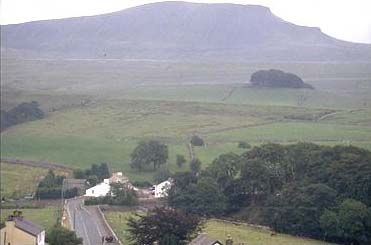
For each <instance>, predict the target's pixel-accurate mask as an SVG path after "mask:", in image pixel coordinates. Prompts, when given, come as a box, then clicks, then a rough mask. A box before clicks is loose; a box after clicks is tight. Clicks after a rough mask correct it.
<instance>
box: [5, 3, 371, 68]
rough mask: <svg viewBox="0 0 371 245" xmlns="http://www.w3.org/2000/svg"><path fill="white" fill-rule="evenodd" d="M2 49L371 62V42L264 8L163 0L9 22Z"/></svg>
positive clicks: (63, 54)
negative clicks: (97, 12) (297, 22)
mask: <svg viewBox="0 0 371 245" xmlns="http://www.w3.org/2000/svg"><path fill="white" fill-rule="evenodd" d="M1 31H2V36H1V41H2V44H1V47H2V49H3V50H5V51H6V50H23V51H27V52H31V53H34V54H36V55H54V56H60V57H89V58H148V59H183V58H184V59H188V58H190V59H194V58H197V59H231V60H272V61H274V60H287V61H292V60H298V61H332V60H333V61H337V60H340V61H342V60H344V61H354V60H360V61H362V60H365V61H367V60H368V61H369V60H371V45H367V44H355V43H349V42H345V41H340V40H337V39H335V38H332V37H330V36H327V35H325V34H324V33H322V32H321V31H320V29H319V28H313V27H303V26H297V25H294V24H291V23H289V22H286V21H284V20H282V19H280V18H278V17H277V16H275V15H273V14H272V13H271V11H270V10H269V8H266V7H262V6H257V5H238V4H200V3H188V2H160V3H152V4H146V5H143V6H139V7H134V8H130V9H125V10H122V11H119V12H115V13H110V14H104V15H97V16H90V17H76V18H68V19H59V20H47V21H36V22H29V23H24V24H15V25H6V26H2V30H1Z"/></svg>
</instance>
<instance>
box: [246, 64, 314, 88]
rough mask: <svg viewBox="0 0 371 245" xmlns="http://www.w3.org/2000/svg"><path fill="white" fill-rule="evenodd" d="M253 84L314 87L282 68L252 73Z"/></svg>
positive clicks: (281, 86)
mask: <svg viewBox="0 0 371 245" xmlns="http://www.w3.org/2000/svg"><path fill="white" fill-rule="evenodd" d="M250 83H251V86H253V87H270V88H308V89H313V87H312V86H311V85H309V84H307V83H304V81H303V80H302V79H301V78H300V77H299V76H298V75H295V74H293V73H289V72H284V71H281V70H275V69H270V70H260V71H257V72H255V73H253V74H252V75H251V78H250Z"/></svg>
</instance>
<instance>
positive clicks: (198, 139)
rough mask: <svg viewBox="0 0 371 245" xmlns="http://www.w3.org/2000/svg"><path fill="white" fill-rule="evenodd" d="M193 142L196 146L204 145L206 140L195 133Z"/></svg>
mask: <svg viewBox="0 0 371 245" xmlns="http://www.w3.org/2000/svg"><path fill="white" fill-rule="evenodd" d="M191 144H192V145H194V146H203V145H204V140H203V139H202V138H201V137H200V136H198V135H193V136H192V138H191Z"/></svg>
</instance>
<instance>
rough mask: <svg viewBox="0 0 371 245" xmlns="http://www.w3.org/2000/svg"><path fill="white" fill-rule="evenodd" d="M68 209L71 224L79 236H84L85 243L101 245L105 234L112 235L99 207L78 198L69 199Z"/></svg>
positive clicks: (87, 244)
mask: <svg viewBox="0 0 371 245" xmlns="http://www.w3.org/2000/svg"><path fill="white" fill-rule="evenodd" d="M67 209H68V215H69V219H70V221H71V226H72V228H74V230H75V231H76V234H77V236H78V237H82V238H83V245H101V244H103V243H102V237H103V236H111V235H112V234H111V232H110V230H109V229H108V227H107V226H106V225H105V223H104V220H103V219H102V216H101V215H100V213H99V210H98V208H97V207H86V206H84V205H83V200H82V199H81V198H78V199H69V200H68V201H67ZM104 244H108V243H104Z"/></svg>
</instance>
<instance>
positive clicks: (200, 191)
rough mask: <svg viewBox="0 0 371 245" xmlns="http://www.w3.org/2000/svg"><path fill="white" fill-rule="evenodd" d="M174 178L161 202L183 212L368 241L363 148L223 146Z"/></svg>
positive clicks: (369, 201) (369, 160)
mask: <svg viewBox="0 0 371 245" xmlns="http://www.w3.org/2000/svg"><path fill="white" fill-rule="evenodd" d="M173 179H174V184H173V186H172V187H171V189H170V192H169V196H168V204H169V205H170V206H173V207H176V208H179V209H182V210H184V211H186V212H190V213H197V214H200V215H211V216H219V215H223V214H224V213H232V212H235V214H234V215H235V216H237V217H238V218H239V219H245V220H247V221H248V222H256V223H259V224H262V225H267V226H270V227H272V228H273V229H275V230H277V231H281V232H287V233H291V234H295V235H301V236H309V237H313V238H317V239H324V238H327V239H329V240H331V241H334V242H338V243H349V242H353V243H354V244H360V243H361V244H362V243H365V241H368V242H370V241H371V240H370V239H371V238H370V232H369V230H370V222H371V219H370V218H369V217H370V216H369V215H370V210H371V152H370V151H368V150H365V149H362V148H358V147H354V146H333V147H330V146H320V145H315V144H311V143H298V144H293V145H280V144H272V143H270V144H265V145H261V146H259V147H254V148H252V149H251V150H249V151H246V152H245V153H243V154H242V155H236V154H233V153H229V154H223V155H221V156H219V157H218V158H216V159H215V160H214V161H213V162H212V164H210V165H208V166H207V168H206V169H205V170H204V171H202V170H201V171H200V172H199V173H198V174H194V173H192V172H189V173H182V174H176V175H175V176H174V178H173ZM344 200H351V201H344ZM210 203H212V204H213V205H210ZM251 210H252V211H251ZM254 211H255V212H254ZM251 213H253V214H251ZM251 216H253V217H251ZM339 222H341V225H340V223H339ZM365 244H367V243H365Z"/></svg>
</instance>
